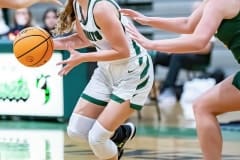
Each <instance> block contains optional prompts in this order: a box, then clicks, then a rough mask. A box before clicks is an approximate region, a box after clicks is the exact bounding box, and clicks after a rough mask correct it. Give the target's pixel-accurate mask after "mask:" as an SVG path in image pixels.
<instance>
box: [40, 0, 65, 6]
mask: <svg viewBox="0 0 240 160" xmlns="http://www.w3.org/2000/svg"><path fill="white" fill-rule="evenodd" d="M39 2H44V3H56V4H58V5H60V6H62V5H63V4H62V2H60V1H59V0H39Z"/></svg>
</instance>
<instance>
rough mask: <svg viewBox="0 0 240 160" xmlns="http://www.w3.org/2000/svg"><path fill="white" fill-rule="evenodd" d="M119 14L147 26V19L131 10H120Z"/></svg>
mask: <svg viewBox="0 0 240 160" xmlns="http://www.w3.org/2000/svg"><path fill="white" fill-rule="evenodd" d="M120 13H122V14H123V15H124V16H128V17H130V18H132V19H133V20H135V21H137V22H138V23H140V24H142V25H147V22H148V17H146V16H144V15H143V14H141V13H140V12H137V11H134V10H132V9H120Z"/></svg>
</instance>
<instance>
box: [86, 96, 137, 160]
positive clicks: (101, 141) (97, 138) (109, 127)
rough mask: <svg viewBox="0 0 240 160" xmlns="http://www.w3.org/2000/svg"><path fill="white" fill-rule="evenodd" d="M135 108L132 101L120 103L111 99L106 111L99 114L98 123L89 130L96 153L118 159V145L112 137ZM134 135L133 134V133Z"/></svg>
mask: <svg viewBox="0 0 240 160" xmlns="http://www.w3.org/2000/svg"><path fill="white" fill-rule="evenodd" d="M133 112H134V109H132V108H130V102H129V101H125V102H123V103H118V102H115V101H110V102H109V104H108V105H107V107H106V108H105V109H104V111H103V112H102V113H101V114H100V115H99V117H98V119H97V121H96V123H95V124H94V125H93V127H92V129H91V130H90V132H89V144H90V146H91V148H92V150H93V152H94V154H95V155H96V156H97V157H98V158H100V159H104V160H108V159H109V160H117V159H118V148H117V145H116V144H115V143H114V142H113V141H112V140H111V139H110V138H111V137H112V135H113V134H114V131H115V130H116V129H117V128H118V127H119V126H120V125H121V124H123V123H124V122H125V121H126V120H127V119H128V118H129V117H130V115H131V114H132V113H133ZM132 136H133V135H132Z"/></svg>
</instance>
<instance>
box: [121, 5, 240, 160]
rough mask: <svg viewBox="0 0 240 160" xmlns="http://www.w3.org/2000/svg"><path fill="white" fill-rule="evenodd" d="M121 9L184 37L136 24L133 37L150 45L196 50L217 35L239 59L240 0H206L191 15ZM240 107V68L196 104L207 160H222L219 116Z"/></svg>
mask: <svg viewBox="0 0 240 160" xmlns="http://www.w3.org/2000/svg"><path fill="white" fill-rule="evenodd" d="M122 13H124V14H125V15H128V16H130V17H131V18H132V19H134V20H136V21H138V22H139V23H142V24H145V25H149V26H153V27H156V28H159V29H164V30H168V31H172V32H177V33H187V34H188V35H187V36H185V37H179V38H175V39H167V40H153V41H151V40H149V39H146V38H145V37H143V36H142V35H141V34H140V33H139V32H138V31H137V30H136V29H135V28H134V27H129V32H130V33H131V34H132V37H133V38H134V39H135V40H136V41H137V42H139V43H140V44H142V45H143V46H144V47H146V48H147V49H155V50H159V51H162V52H169V53H173V52H174V53H186V52H192V51H197V50H199V49H201V48H204V46H205V45H206V44H207V43H208V42H209V40H210V39H211V37H212V36H213V35H215V36H216V37H218V38H219V39H220V40H221V41H222V42H223V43H224V44H225V45H226V47H227V48H228V49H229V50H231V51H232V53H233V55H234V57H235V59H236V60H237V61H238V62H240V34H239V32H240V0H228V1H226V0H206V1H204V2H203V4H202V5H201V6H200V7H199V8H198V9H197V10H196V11H195V12H193V14H192V15H191V16H190V17H188V18H153V17H146V16H144V15H142V14H140V13H138V12H136V11H133V10H128V9H126V10H125V9H124V10H122ZM239 110H240V72H237V73H236V74H235V75H233V76H230V77H228V78H227V79H226V80H224V81H222V82H221V83H219V84H218V85H216V86H215V87H214V88H212V89H210V90H209V91H208V92H207V93H205V94H204V95H202V96H201V97H200V98H198V100H197V101H196V102H195V104H194V112H195V118H196V124H197V133H198V138H199V141H200V145H201V149H202V152H203V156H204V159H205V160H220V159H221V152H222V141H223V140H222V136H221V130H220V127H219V124H218V122H217V118H216V116H218V115H220V114H222V113H226V112H231V111H239Z"/></svg>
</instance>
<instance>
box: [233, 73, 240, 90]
mask: <svg viewBox="0 0 240 160" xmlns="http://www.w3.org/2000/svg"><path fill="white" fill-rule="evenodd" d="M232 84H233V85H234V86H235V87H236V88H237V89H239V90H240V71H239V72H237V73H236V74H235V76H234V77H233V81H232Z"/></svg>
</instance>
